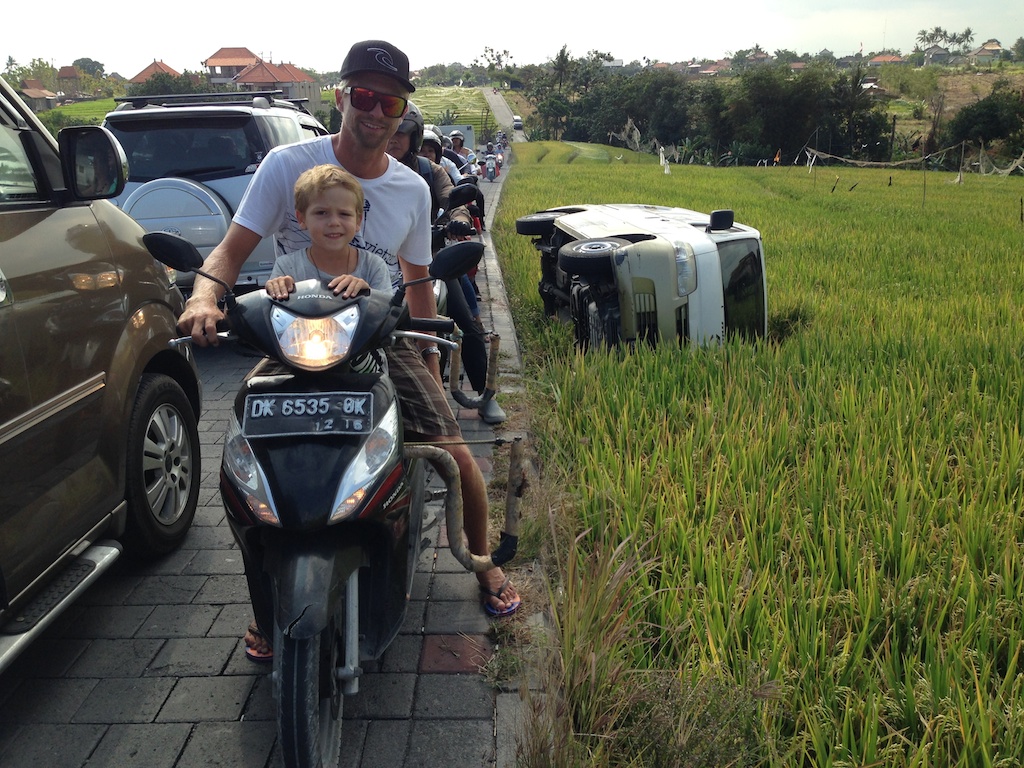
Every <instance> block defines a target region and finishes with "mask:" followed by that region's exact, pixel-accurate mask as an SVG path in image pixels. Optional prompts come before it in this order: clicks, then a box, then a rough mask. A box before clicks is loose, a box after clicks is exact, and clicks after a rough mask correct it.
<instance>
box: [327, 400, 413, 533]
mask: <svg viewBox="0 0 1024 768" xmlns="http://www.w3.org/2000/svg"><path fill="white" fill-rule="evenodd" d="M397 452H398V403H392V404H391V407H390V408H389V409H388V412H387V413H386V414H384V417H383V418H382V419H381V420H380V422H378V424H377V426H376V427H375V428H374V430H373V431H372V432H371V433H370V434H369V435H367V437H366V440H365V441H364V442H363V447H362V448H360V449H359V453H358V454H356V456H355V458H354V459H353V460H352V461H351V462H350V463H349V465H348V468H347V469H346V470H345V475H344V476H343V477H342V478H341V482H340V483H339V484H338V492H337V494H336V495H335V497H334V507H333V508H334V511H333V512H332V513H331V519H330V521H329V523H336V522H338V521H339V520H344V519H345V518H346V517H348V516H349V515H351V514H352V513H353V512H354V511H355V510H357V509H358V508H359V506H360V505H361V504H362V502H363V499H365V498H366V495H367V494H368V493H369V492H370V490H371V489H372V487H373V484H374V483H375V482H376V481H377V478H378V476H379V475H380V473H381V471H382V470H384V469H386V468H387V467H388V466H390V464H391V459H392V457H394V456H395V455H396V453H397Z"/></svg>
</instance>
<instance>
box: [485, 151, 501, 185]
mask: <svg viewBox="0 0 1024 768" xmlns="http://www.w3.org/2000/svg"><path fill="white" fill-rule="evenodd" d="M484 168H485V169H486V170H485V173H486V175H487V180H488V181H494V179H495V178H497V176H498V173H499V171H498V157H497V155H495V154H494V153H493V152H488V153H487V155H486V156H485V157H484Z"/></svg>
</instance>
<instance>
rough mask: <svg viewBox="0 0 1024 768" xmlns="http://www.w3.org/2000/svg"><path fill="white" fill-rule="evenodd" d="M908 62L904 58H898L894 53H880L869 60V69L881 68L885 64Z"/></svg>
mask: <svg viewBox="0 0 1024 768" xmlns="http://www.w3.org/2000/svg"><path fill="white" fill-rule="evenodd" d="M906 63H907V61H906V59H904V58H903V57H902V56H897V55H896V54H894V53H880V54H878V55H877V56H872V57H871V58H870V59H868V66H869V67H881V66H882V65H883V64H906Z"/></svg>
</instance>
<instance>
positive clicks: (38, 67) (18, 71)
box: [7, 58, 57, 91]
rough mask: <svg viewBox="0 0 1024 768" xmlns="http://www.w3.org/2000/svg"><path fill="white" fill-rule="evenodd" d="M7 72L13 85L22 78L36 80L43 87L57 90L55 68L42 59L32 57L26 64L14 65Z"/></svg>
mask: <svg viewBox="0 0 1024 768" xmlns="http://www.w3.org/2000/svg"><path fill="white" fill-rule="evenodd" d="M10 63H11V59H10V58H8V64H10ZM7 74H8V76H9V77H10V80H11V82H12V83H14V84H15V85H17V84H18V83H20V82H21V81H22V80H38V81H39V82H41V83H42V84H43V88H46V89H47V90H49V91H56V90H57V69H56V68H55V67H54V66H53V65H52V64H51V63H50V62H48V61H45V60H43V59H32V61H30V62H29V63H28V64H27V65H26V66H17V65H14V66H12V67H11V69H10V70H9V71H8V72H7Z"/></svg>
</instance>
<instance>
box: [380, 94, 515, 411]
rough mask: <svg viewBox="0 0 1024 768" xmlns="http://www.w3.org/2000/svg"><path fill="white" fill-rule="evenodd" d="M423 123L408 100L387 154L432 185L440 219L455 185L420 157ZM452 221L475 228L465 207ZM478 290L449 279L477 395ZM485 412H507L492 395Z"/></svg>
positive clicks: (481, 368)
mask: <svg viewBox="0 0 1024 768" xmlns="http://www.w3.org/2000/svg"><path fill="white" fill-rule="evenodd" d="M423 137H424V122H423V113H422V112H420V109H419V107H417V106H416V105H415V104H413V103H412V102H411V101H410V102H409V106H408V109H407V110H406V113H405V117H404V118H403V119H402V122H401V124H400V125H399V126H398V130H396V131H395V134H394V135H393V136H392V137H391V139H390V140H389V141H388V146H387V153H388V154H389V155H391V156H392V157H393V158H395V159H396V160H398V161H399V162H401V163H402V164H403V165H407V166H408V167H409V168H411V169H412V170H413V171H415V172H416V173H418V174H419V175H420V176H421V177H422V178H423V180H424V181H426V182H427V186H428V187H430V198H431V205H432V207H433V211H432V212H431V216H430V220H431V221H432V222H433V221H434V220H435V219H436V218H437V211H438V210H440V209H446V208H447V207H448V198H449V196H450V195H451V192H452V189H454V187H455V185H454V184H452V180H451V177H449V176H448V172H447V171H445V169H444V168H442V167H441V166H440V165H438V164H437V163H435V162H432V161H431V160H429V159H428V158H426V157H420V156H419V150H420V148H421V146H422V144H423ZM448 220H449V222H461V223H463V224H465V225H467V226H468V227H469V231H470V232H473V231H475V227H474V226H473V216H472V215H471V214H470V212H469V211H468V210H466V208H465V206H460V207H459V208H456V209H454V210H452V211H449V212H448ZM475 299H476V297H475V292H474V288H473V284H472V282H471V281H470V280H469V278H468V277H466V276H463V278H462V279H461V280H450V281H448V314H449V315H450V316H451V318H452V320H454V321H455V323H456V325H458V326H459V329H460V330H461V331H462V334H463V337H462V363H463V367H464V368H465V371H466V377H467V378H468V379H469V382H470V385H471V386H472V387H473V388H474V389H475V390H476V391H477V393H478V394H483V392H484V390H485V388H486V386H487V347H486V345H485V343H484V336H485V335H486V332H485V331H484V327H483V325H482V324H481V323H480V311H479V308H476V309H473V308H471V307H470V305H469V302H470V301H472V302H473V304H474V306H475V304H476V301H475ZM485 408H486V409H487V410H486V411H485V410H484V409H483V408H481V410H480V417H481V418H482V419H483V420H484V421H485V422H487V423H488V424H498V423H501V422H502V421H504V420H505V418H506V417H505V412H504V411H503V410H502V408H501V406H499V405H498V403H497V402H496V401H495V399H494V398H493V397H492V398H490V399H489V400H488V401H487V403H486V404H485Z"/></svg>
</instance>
